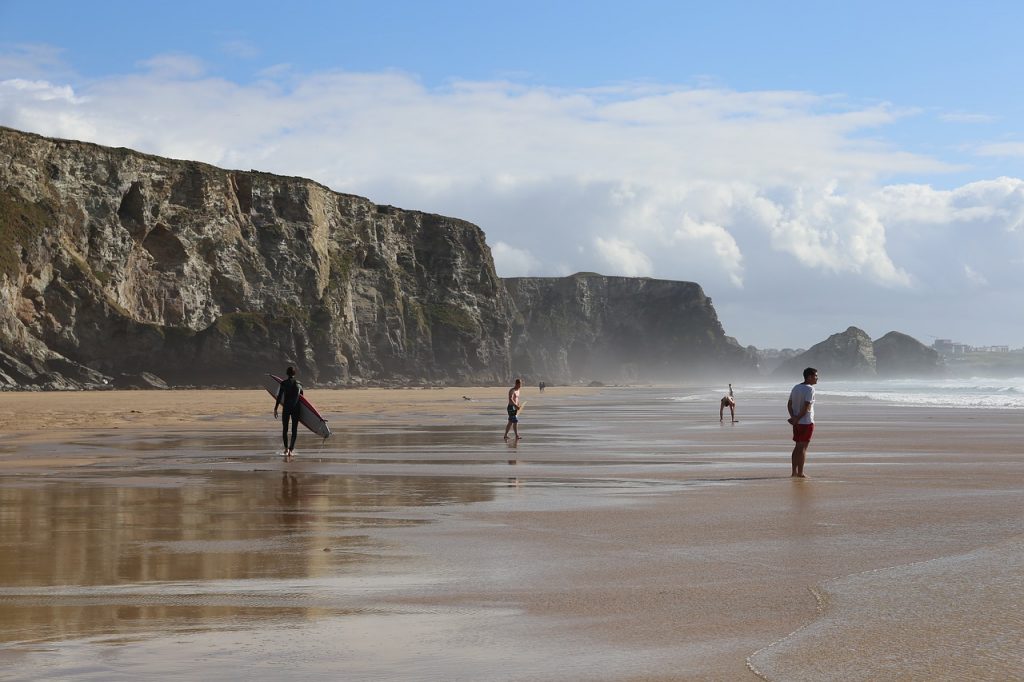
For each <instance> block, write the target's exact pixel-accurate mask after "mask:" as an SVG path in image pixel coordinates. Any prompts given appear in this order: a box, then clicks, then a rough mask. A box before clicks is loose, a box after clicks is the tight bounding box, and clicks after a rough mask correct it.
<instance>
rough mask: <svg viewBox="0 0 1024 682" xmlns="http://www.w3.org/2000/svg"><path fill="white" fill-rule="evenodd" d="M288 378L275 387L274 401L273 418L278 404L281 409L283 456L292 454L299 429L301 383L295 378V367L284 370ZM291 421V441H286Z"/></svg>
mask: <svg viewBox="0 0 1024 682" xmlns="http://www.w3.org/2000/svg"><path fill="white" fill-rule="evenodd" d="M285 373H286V374H287V375H288V378H287V379H285V380H284V381H282V382H281V387H280V388H279V389H277V401H276V402H275V403H274V419H277V408H278V406H280V407H281V409H282V413H281V414H282V416H281V440H283V441H284V456H285V458H286V459H287V458H289V457H291V456H292V455H293V454H294V450H295V436H296V435H297V434H298V431H299V396H301V395H302V384H300V383H299V382H298V381H296V380H295V368H294V367H289V368H288V369H287V370H285ZM289 418H291V422H292V441H291V443H290V444H289V442H288V419H289Z"/></svg>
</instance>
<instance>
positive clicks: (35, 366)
mask: <svg viewBox="0 0 1024 682" xmlns="http://www.w3.org/2000/svg"><path fill="white" fill-rule="evenodd" d="M0 158H3V159H4V162H3V166H2V167H0V220H2V225H3V230H2V232H0V346H2V354H0V374H2V376H0V383H7V384H16V385H25V384H30V385H41V386H47V387H51V388H61V387H73V386H75V385H80V384H95V383H102V382H103V381H104V380H105V379H106V380H107V381H111V380H114V383H115V384H117V383H118V381H117V380H120V382H121V383H128V384H138V383H143V384H145V383H148V382H147V380H146V379H145V378H144V377H143V372H150V373H152V374H155V375H157V376H159V377H160V378H162V379H164V380H166V381H168V382H169V383H171V384H179V385H180V384H195V385H209V384H227V385H238V384H241V385H245V384H249V383H252V378H251V377H252V376H253V374H254V373H257V374H258V373H259V372H263V371H266V370H267V369H277V370H280V369H281V368H282V366H283V365H284V364H285V363H292V364H295V365H296V366H297V367H298V369H299V373H300V376H302V377H304V378H305V379H306V380H309V381H312V382H314V383H327V382H340V383H350V382H358V381H395V382H409V381H431V382H448V383H483V382H487V383H490V382H504V381H505V380H506V379H507V378H508V374H509V359H508V329H509V326H510V323H511V321H510V317H509V316H510V304H509V302H508V298H507V295H506V294H505V290H504V288H503V287H502V285H501V281H500V280H499V279H498V277H497V275H496V274H495V271H494V265H493V262H492V260H491V257H490V250H489V249H488V247H487V246H486V243H485V241H484V235H483V233H482V232H481V231H480V230H479V229H478V228H477V227H476V226H474V225H471V224H470V223H467V222H464V221H461V220H455V219H452V218H445V217H441V216H437V215H429V214H425V213H419V212H415V211H400V210H397V209H394V208H391V207H388V206H377V205H375V204H373V203H371V202H370V201H368V200H366V199H363V198H360V197H355V196H350V195H345V194H338V193H336V192H332V191H330V190H328V189H327V188H325V187H322V186H321V185H318V184H316V183H314V182H311V181H309V180H304V179H301V178H288V177H280V176H274V175H269V174H266V173H258V172H236V171H225V170H221V169H219V168H215V167H212V166H208V165H204V164H200V163H193V162H187V161H174V160H170V159H164V158H159V157H154V156H149V155H145V154H140V153H137V152H133V151H129V150H125V149H111V148H106V147H101V146H98V145H92V144H85V143H80V142H73V141H66V140H53V139H47V138H44V137H40V136H37V135H31V134H25V133H20V132H17V131H14V130H10V129H0ZM122 375H129V376H126V377H122ZM247 377H248V379H246V378H247Z"/></svg>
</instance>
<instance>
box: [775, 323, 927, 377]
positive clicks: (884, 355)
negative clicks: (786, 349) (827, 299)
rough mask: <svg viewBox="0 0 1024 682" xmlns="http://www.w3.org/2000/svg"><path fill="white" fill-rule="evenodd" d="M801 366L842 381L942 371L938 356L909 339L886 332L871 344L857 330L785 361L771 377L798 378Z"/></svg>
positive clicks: (852, 328) (840, 335) (870, 341)
mask: <svg viewBox="0 0 1024 682" xmlns="http://www.w3.org/2000/svg"><path fill="white" fill-rule="evenodd" d="M805 367H814V368H816V369H818V370H819V371H820V372H821V373H822V374H823V375H827V376H829V377H833V378H844V379H863V378H870V377H875V376H878V377H883V378H886V379H889V378H896V377H912V376H935V375H936V374H940V373H942V371H943V366H942V361H941V359H940V357H939V354H938V353H936V352H935V351H934V350H933V349H931V348H928V347H927V346H925V345H924V344H922V343H921V342H920V341H918V340H916V339H914V338H913V337H911V336H907V335H906V334H901V333H900V332H889V333H888V334H886V335H885V336H883V337H882V338H880V339H878V340H876V341H872V340H871V337H869V336H868V335H867V333H866V332H864V331H863V330H861V329H858V328H857V327H850V328H848V329H847V330H846V331H845V332H841V333H839V334H833V335H832V336H830V337H828V339H826V340H825V341H822V342H821V343H819V344H817V345H815V346H812V347H811V348H810V349H808V350H807V351H805V352H803V353H801V354H800V355H797V356H795V357H793V358H790V359H788V360H786V361H785V362H783V363H782V364H781V365H780V366H779V367H778V368H777V369H776V370H775V371H774V372H773V375H775V376H786V377H797V378H799V377H800V376H801V372H802V371H803V369H804V368H805Z"/></svg>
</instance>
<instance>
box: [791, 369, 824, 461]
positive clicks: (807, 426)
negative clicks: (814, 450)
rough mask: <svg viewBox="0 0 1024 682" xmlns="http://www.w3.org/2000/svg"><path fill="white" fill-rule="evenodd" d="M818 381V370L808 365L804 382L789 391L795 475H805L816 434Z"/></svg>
mask: <svg viewBox="0 0 1024 682" xmlns="http://www.w3.org/2000/svg"><path fill="white" fill-rule="evenodd" d="M816 383H818V370H816V369H814V368H813V367H808V368H807V369H805V370H804V380H803V383H799V384H797V385H796V386H794V387H793V390H792V391H790V392H789V402H788V403H787V404H786V409H788V410H789V419H788V420H787V421H789V423H790V424H792V425H793V442H794V443H795V445H794V446H793V473H792V475H793V476H796V477H797V478H807V477H806V476H804V462H805V461H806V460H807V446H808V445H810V444H811V436H812V435H813V434H814V385H815V384H816Z"/></svg>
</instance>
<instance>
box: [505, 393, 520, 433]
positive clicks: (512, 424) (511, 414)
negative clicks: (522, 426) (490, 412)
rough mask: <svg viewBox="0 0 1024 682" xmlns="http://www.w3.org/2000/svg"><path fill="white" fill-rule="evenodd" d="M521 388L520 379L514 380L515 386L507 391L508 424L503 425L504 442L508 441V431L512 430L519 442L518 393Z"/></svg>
mask: <svg viewBox="0 0 1024 682" xmlns="http://www.w3.org/2000/svg"><path fill="white" fill-rule="evenodd" d="M522 387H523V382H522V380H521V379H516V385H515V386H513V387H512V388H510V389H509V390H508V408H507V409H508V424H505V440H508V430H509V429H512V430H513V432H514V433H515V436H516V440H519V417H517V416H516V415H517V414H518V413H519V391H520V389H522Z"/></svg>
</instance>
